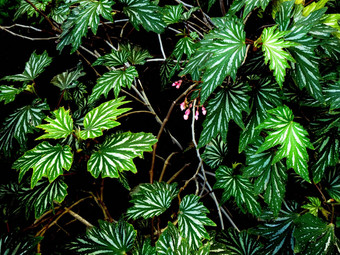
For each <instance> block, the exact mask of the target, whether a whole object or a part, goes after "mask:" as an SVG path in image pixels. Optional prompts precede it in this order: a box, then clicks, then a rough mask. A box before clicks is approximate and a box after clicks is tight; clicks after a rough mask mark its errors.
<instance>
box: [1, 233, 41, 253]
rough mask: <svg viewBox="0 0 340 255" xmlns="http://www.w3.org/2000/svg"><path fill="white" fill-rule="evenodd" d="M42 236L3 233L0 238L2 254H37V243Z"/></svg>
mask: <svg viewBox="0 0 340 255" xmlns="http://www.w3.org/2000/svg"><path fill="white" fill-rule="evenodd" d="M42 239H43V238H42V237H40V236H39V237H34V238H33V237H32V238H27V236H26V237H22V236H21V237H18V236H15V235H14V234H9V235H2V236H1V238H0V254H3V255H7V254H8V255H31V254H35V251H36V247H37V244H38V243H39V242H40V241H41V240H42Z"/></svg>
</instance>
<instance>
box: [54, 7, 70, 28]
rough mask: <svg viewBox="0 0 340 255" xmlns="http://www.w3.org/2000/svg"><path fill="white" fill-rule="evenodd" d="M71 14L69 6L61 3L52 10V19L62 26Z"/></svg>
mask: <svg viewBox="0 0 340 255" xmlns="http://www.w3.org/2000/svg"><path fill="white" fill-rule="evenodd" d="M69 14H70V9H69V4H66V3H61V4H59V5H58V6H55V7H53V8H52V10H51V18H52V19H53V20H54V21H55V22H57V23H58V24H62V23H63V22H64V21H65V20H66V19H67V16H68V15H69Z"/></svg>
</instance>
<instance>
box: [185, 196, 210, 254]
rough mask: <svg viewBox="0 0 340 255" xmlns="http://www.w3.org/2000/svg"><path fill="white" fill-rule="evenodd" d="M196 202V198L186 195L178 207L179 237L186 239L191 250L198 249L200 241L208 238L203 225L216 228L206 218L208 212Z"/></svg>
mask: <svg viewBox="0 0 340 255" xmlns="http://www.w3.org/2000/svg"><path fill="white" fill-rule="evenodd" d="M198 200H199V197H198V196H195V195H187V196H185V197H184V198H183V200H182V201H181V204H180V205H179V214H178V228H179V231H180V233H181V236H183V237H184V238H186V239H187V241H188V244H189V246H190V247H191V248H198V247H200V246H201V245H202V242H201V239H202V238H209V234H208V232H207V231H206V229H205V228H204V225H206V226H216V224H215V223H214V222H213V221H212V220H210V219H209V218H208V217H207V216H206V214H207V213H209V210H208V209H207V208H206V207H205V206H204V205H203V204H202V202H199V201H198Z"/></svg>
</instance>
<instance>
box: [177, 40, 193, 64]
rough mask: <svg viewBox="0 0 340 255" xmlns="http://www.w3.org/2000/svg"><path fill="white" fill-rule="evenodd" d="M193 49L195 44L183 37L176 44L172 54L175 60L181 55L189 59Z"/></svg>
mask: <svg viewBox="0 0 340 255" xmlns="http://www.w3.org/2000/svg"><path fill="white" fill-rule="evenodd" d="M195 48H196V47H195V42H194V41H193V40H192V39H191V38H190V37H183V38H181V39H179V40H178V42H177V43H176V46H175V49H174V51H173V53H172V54H174V56H175V57H176V58H177V59H181V58H182V56H183V54H186V55H187V56H188V57H190V56H191V55H192V54H193V53H194V51H195Z"/></svg>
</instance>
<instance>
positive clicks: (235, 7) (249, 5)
mask: <svg viewBox="0 0 340 255" xmlns="http://www.w3.org/2000/svg"><path fill="white" fill-rule="evenodd" d="M269 2H270V0H236V1H234V2H233V4H232V5H231V7H230V10H229V13H236V12H238V11H239V10H241V8H242V7H243V6H244V11H243V18H245V17H246V16H247V15H248V14H249V13H250V12H251V11H252V10H253V9H254V8H256V7H261V8H262V10H265V9H266V7H267V5H268V4H269Z"/></svg>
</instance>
